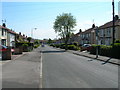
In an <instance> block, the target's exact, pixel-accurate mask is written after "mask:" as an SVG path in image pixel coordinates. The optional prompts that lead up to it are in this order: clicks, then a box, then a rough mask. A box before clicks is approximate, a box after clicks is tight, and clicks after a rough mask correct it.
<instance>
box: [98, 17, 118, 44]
mask: <svg viewBox="0 0 120 90" xmlns="http://www.w3.org/2000/svg"><path fill="white" fill-rule="evenodd" d="M112 26H113V22H112V21H110V22H107V23H105V24H104V25H102V26H100V27H99V28H98V36H99V44H100V45H110V44H112V40H113V35H112V34H113V27H112ZM117 39H119V40H120V19H116V21H115V40H117Z"/></svg>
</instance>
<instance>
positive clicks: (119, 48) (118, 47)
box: [90, 43, 120, 59]
mask: <svg viewBox="0 0 120 90" xmlns="http://www.w3.org/2000/svg"><path fill="white" fill-rule="evenodd" d="M97 47H99V48H98V50H99V51H98V54H99V55H101V56H107V57H112V58H117V59H120V43H115V44H114V45H113V46H106V45H92V49H91V50H90V54H94V55H95V54H96V48H97Z"/></svg>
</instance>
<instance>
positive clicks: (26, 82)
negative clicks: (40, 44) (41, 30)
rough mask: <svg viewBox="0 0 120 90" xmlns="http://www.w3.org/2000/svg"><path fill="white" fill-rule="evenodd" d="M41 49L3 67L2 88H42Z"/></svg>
mask: <svg viewBox="0 0 120 90" xmlns="http://www.w3.org/2000/svg"><path fill="white" fill-rule="evenodd" d="M40 58H41V57H40V49H39V48H38V49H36V50H34V51H33V52H29V53H27V54H26V55H24V56H22V57H20V58H18V59H17V60H12V61H9V62H7V63H5V64H3V65H2V88H39V87H40Z"/></svg>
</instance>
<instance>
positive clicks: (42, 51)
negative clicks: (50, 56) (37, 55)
mask: <svg viewBox="0 0 120 90" xmlns="http://www.w3.org/2000/svg"><path fill="white" fill-rule="evenodd" d="M64 52H66V51H65V50H62V51H42V53H64Z"/></svg>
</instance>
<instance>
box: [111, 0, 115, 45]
mask: <svg viewBox="0 0 120 90" xmlns="http://www.w3.org/2000/svg"><path fill="white" fill-rule="evenodd" d="M112 7H113V40H112V44H113V45H114V42H115V10H114V9H115V6H114V0H112Z"/></svg>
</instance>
